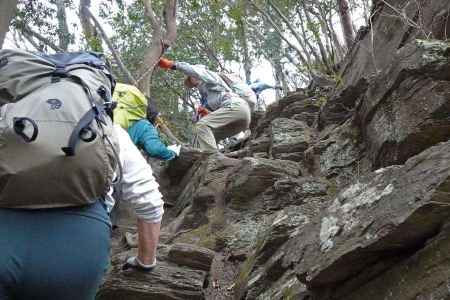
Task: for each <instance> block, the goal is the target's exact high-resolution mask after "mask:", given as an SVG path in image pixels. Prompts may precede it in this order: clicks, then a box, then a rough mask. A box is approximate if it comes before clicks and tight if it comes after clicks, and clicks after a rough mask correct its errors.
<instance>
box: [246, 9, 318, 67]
mask: <svg viewBox="0 0 450 300" xmlns="http://www.w3.org/2000/svg"><path fill="white" fill-rule="evenodd" d="M249 2H250V4H251V5H252V6H253V7H254V8H255V9H256V10H257V11H259V12H260V13H261V14H263V16H264V17H265V18H266V20H267V21H269V23H270V24H271V25H272V27H273V29H274V30H275V31H276V32H277V34H278V35H279V36H280V37H281V38H282V39H283V40H284V41H285V42H286V43H287V44H288V45H289V46H290V47H291V48H292V49H294V50H295V51H296V52H297V54H298V56H299V58H300V60H301V62H302V63H303V64H304V65H305V66H306V68H307V69H308V71H309V72H311V66H310V65H309V63H308V62H307V60H306V58H305V57H304V56H303V53H302V51H301V50H300V49H299V48H298V47H297V46H296V45H294V44H293V43H292V42H291V41H290V40H289V39H288V38H287V37H286V36H285V35H284V34H283V32H282V31H281V29H280V28H279V27H278V25H277V24H276V23H275V21H273V20H272V18H271V17H270V16H269V15H268V14H267V13H266V12H265V11H264V10H263V9H261V8H260V7H259V6H258V5H256V4H255V3H254V2H253V1H249Z"/></svg>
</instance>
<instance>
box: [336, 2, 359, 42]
mask: <svg viewBox="0 0 450 300" xmlns="http://www.w3.org/2000/svg"><path fill="white" fill-rule="evenodd" d="M337 5H338V11H339V16H340V18H341V26H342V32H343V33H344V40H345V44H346V46H347V49H348V50H350V48H351V46H352V45H353V41H354V39H355V32H354V31H353V25H352V16H351V14H350V7H349V5H348V1H347V0H337Z"/></svg>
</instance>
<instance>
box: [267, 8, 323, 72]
mask: <svg viewBox="0 0 450 300" xmlns="http://www.w3.org/2000/svg"><path fill="white" fill-rule="evenodd" d="M268 2H269V4H270V6H271V7H272V8H273V9H274V10H275V12H276V13H277V14H278V16H280V18H281V19H282V20H283V21H284V23H285V24H286V26H287V27H288V28H289V31H290V32H291V33H292V35H293V36H294V37H295V38H296V40H297V42H298V43H299V44H300V46H301V47H302V49H303V52H305V55H306V56H307V58H308V57H309V55H308V51H307V46H308V44H309V42H308V40H307V39H302V37H301V36H300V34H299V33H298V32H297V31H296V30H295V28H294V27H293V26H292V21H290V20H289V19H288V18H287V17H286V16H285V15H284V14H283V13H282V12H281V10H280V9H279V8H278V7H277V6H276V5H275V4H274V3H273V1H271V0H268ZM305 44H306V45H305ZM309 46H310V45H309ZM309 48H310V51H311V54H312V55H313V56H314V58H315V59H316V60H317V62H319V61H320V59H319V55H318V54H317V51H316V49H314V48H313V47H309ZM308 61H309V64H311V59H310V58H309V59H308Z"/></svg>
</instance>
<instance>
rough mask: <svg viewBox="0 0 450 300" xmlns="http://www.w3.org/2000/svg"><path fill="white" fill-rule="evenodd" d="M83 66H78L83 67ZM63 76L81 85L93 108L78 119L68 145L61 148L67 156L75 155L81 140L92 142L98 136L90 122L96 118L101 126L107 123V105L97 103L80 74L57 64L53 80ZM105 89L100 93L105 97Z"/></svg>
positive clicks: (56, 80)
mask: <svg viewBox="0 0 450 300" xmlns="http://www.w3.org/2000/svg"><path fill="white" fill-rule="evenodd" d="M81 68H83V67H80V68H77V69H81ZM61 78H68V79H71V80H73V81H74V82H76V83H78V84H79V85H81V86H82V87H83V89H84V91H85V93H86V95H87V97H88V99H89V102H90V103H91V109H90V110H88V111H87V112H86V113H85V114H84V115H83V116H82V117H81V119H80V121H78V123H77V125H76V126H75V128H74V129H73V131H72V133H71V135H70V137H69V143H68V145H67V146H66V147H63V148H61V150H62V151H63V152H64V153H65V154H66V156H74V155H75V148H76V146H77V144H78V142H79V141H80V140H82V141H84V142H87V143H89V142H92V141H93V140H95V138H96V137H97V133H95V131H94V130H92V128H91V127H90V124H91V123H92V122H93V121H94V120H96V121H97V124H99V126H100V127H101V125H100V123H103V124H105V122H104V121H103V120H102V119H103V118H104V117H105V116H106V112H105V105H103V104H101V105H99V104H98V103H96V101H95V100H94V98H93V97H92V93H91V90H90V89H89V87H88V86H87V85H86V83H85V82H84V81H83V79H81V78H80V77H78V76H75V75H72V74H69V73H68V72H67V71H66V70H65V66H61V65H57V66H56V69H55V71H54V72H53V78H52V82H58V81H59V80H60V79H61ZM103 90H104V87H103V89H102V87H100V89H99V91H98V92H99V94H100V95H101V96H102V98H103V97H106V93H104V92H102V93H101V91H103ZM104 101H105V103H109V102H110V101H108V100H107V99H104Z"/></svg>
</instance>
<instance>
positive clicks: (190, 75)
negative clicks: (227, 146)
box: [159, 58, 256, 152]
mask: <svg viewBox="0 0 450 300" xmlns="http://www.w3.org/2000/svg"><path fill="white" fill-rule="evenodd" d="M159 67H161V68H163V69H167V70H179V71H181V72H183V73H184V74H185V75H186V76H187V77H186V80H185V82H184V83H185V86H186V87H188V88H197V89H198V90H199V92H200V95H201V110H199V114H201V115H203V117H202V118H200V119H199V121H198V122H196V124H195V126H194V141H193V146H194V147H196V148H200V149H202V150H205V151H213V152H215V151H218V147H217V141H219V140H223V139H225V138H228V137H231V136H233V135H236V134H238V133H239V132H241V131H245V130H246V129H248V128H249V126H250V120H251V112H252V109H253V108H254V106H255V104H256V95H255V94H254V92H253V91H252V90H251V88H250V87H249V86H248V85H247V84H246V83H245V82H243V81H242V80H241V79H240V78H239V77H238V76H236V75H233V74H225V73H223V74H222V73H216V72H213V71H210V70H208V69H207V68H206V67H205V66H202V65H191V64H188V63H185V62H173V61H171V60H168V59H166V58H161V59H160V61H159Z"/></svg>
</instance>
